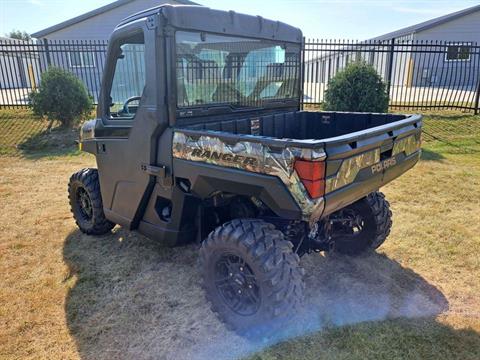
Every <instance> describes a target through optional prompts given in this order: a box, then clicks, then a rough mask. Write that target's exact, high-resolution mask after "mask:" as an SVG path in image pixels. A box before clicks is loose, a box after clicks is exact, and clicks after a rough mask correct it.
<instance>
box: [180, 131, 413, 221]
mask: <svg viewBox="0 0 480 360" xmlns="http://www.w3.org/2000/svg"><path fill="white" fill-rule="evenodd" d="M420 146H421V139H420V134H414V135H410V136H408V137H405V138H403V139H400V140H399V141H397V142H395V143H394V145H393V149H392V158H391V159H390V161H391V165H395V164H396V162H395V158H394V157H395V156H396V155H398V154H400V153H402V152H404V153H405V155H406V156H409V155H411V154H413V153H415V152H417V151H418V150H419V149H420ZM173 157H174V158H178V159H184V160H190V161H199V162H205V163H209V164H214V165H219V166H227V167H233V168H237V169H241V170H245V171H250V172H255V173H259V174H266V175H271V176H276V177H278V178H279V179H280V180H281V181H282V182H283V183H284V184H285V186H286V187H287V188H288V190H289V191H290V193H291V194H292V196H293V198H294V199H295V201H296V202H297V204H298V206H299V207H300V209H301V210H302V214H303V219H304V220H306V221H308V222H309V223H310V224H311V225H313V224H314V223H315V222H317V221H318V220H319V219H320V217H321V215H322V213H323V210H324V207H325V206H324V205H325V203H324V201H325V200H324V198H323V197H322V198H318V199H311V198H310V196H309V195H308V192H307V191H306V189H305V187H304V185H303V184H302V182H301V180H300V178H299V177H298V175H297V173H296V172H295V170H294V162H295V159H296V158H302V159H307V160H319V161H321V160H325V159H326V154H325V152H324V151H323V150H322V149H301V148H296V147H285V148H282V149H281V150H280V151H272V149H270V148H269V147H268V146H266V145H263V144H262V143H259V142H250V141H239V142H237V143H235V144H233V145H229V144H227V143H225V142H223V141H222V140H220V139H219V138H218V137H215V136H205V135H202V136H198V137H197V136H195V137H193V136H189V135H187V134H184V133H182V132H181V131H176V132H175V133H174V137H173ZM380 158H381V157H380V148H376V149H373V150H370V151H367V152H364V153H361V154H358V155H355V156H352V157H350V158H348V159H345V160H343V162H342V164H341V165H340V168H339V169H338V171H337V173H336V174H335V175H333V176H330V177H328V178H326V180H325V194H328V193H330V192H332V191H335V190H338V189H340V188H342V187H344V186H347V185H349V184H352V183H353V182H354V181H355V179H356V178H357V175H358V173H359V172H360V171H361V170H363V169H365V168H368V167H371V166H378V171H383V169H384V167H383V166H379V165H382V162H381V159H380ZM387 161H389V160H387ZM385 168H386V167H385ZM372 171H373V173H374V172H375V171H374V170H372Z"/></svg>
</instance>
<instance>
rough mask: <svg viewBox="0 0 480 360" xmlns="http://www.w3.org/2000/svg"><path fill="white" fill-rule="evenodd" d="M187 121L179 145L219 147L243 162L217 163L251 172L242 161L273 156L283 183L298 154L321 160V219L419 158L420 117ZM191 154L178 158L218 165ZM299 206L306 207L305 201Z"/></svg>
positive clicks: (313, 115) (309, 115) (318, 115)
mask: <svg viewBox="0 0 480 360" xmlns="http://www.w3.org/2000/svg"><path fill="white" fill-rule="evenodd" d="M187 121H188V125H184V124H182V121H179V122H178V125H179V126H178V127H177V128H176V129H175V132H176V133H177V135H178V134H181V136H182V137H183V139H182V141H181V142H184V141H189V142H190V145H191V147H190V149H193V148H195V147H198V148H203V147H204V146H205V144H207V146H208V145H211V144H213V143H215V145H214V146H215V149H217V148H222V149H223V150H221V151H220V153H222V154H223V153H225V152H230V153H231V154H234V155H237V157H238V156H239V157H238V159H241V162H240V163H237V164H235V163H233V162H222V161H220V162H218V164H219V165H221V166H230V167H236V168H241V169H242V168H243V169H244V170H248V171H254V172H255V171H256V170H255V169H252V168H251V167H249V166H246V165H245V163H244V162H243V161H244V159H245V157H247V158H248V157H249V156H254V157H255V156H256V157H263V161H264V162H265V163H267V162H268V161H267V160H268V159H272V158H274V159H273V162H274V163H275V165H273V166H277V164H278V163H279V161H281V162H283V163H282V164H281V167H282V170H283V173H282V176H284V178H283V181H284V183H286V184H287V185H288V184H289V181H290V180H291V179H285V178H288V176H290V175H289V174H291V171H292V170H293V162H294V161H295V158H298V156H299V154H301V155H300V156H301V157H303V156H307V157H311V158H312V159H313V158H315V157H317V158H318V159H320V158H322V160H323V161H325V168H326V172H325V195H324V209H323V210H322V214H323V216H324V215H328V214H330V213H332V212H334V211H336V210H338V209H340V208H342V207H344V206H346V205H348V204H350V203H352V202H354V201H356V200H358V199H360V198H362V197H363V196H365V195H367V194H368V193H370V192H372V191H375V190H377V189H378V188H380V187H381V186H383V185H385V184H386V183H387V182H389V181H391V180H393V179H394V178H396V177H398V176H399V175H401V174H402V173H404V172H405V171H406V170H408V169H410V168H411V167H413V166H414V165H415V163H416V162H417V161H418V159H419V156H420V141H421V126H422V117H421V116H420V115H411V116H409V115H399V114H370V113H343V112H308V111H297V112H284V113H280V114H278V113H277V114H263V115H258V116H249V117H246V118H240V119H238V118H237V119H234V120H228V119H226V120H216V119H215V118H209V119H208V120H202V119H197V120H194V119H188V120H187ZM188 139H189V140H188ZM209 141H211V142H210V143H209ZM174 142H175V140H174ZM222 144H223V145H222ZM180 146H181V144H180ZM295 149H297V150H295ZM177 153H181V151H178V152H177ZM198 154H200V153H199V152H198ZM305 154H306V155H305ZM322 154H323V155H322ZM193 155H194V156H191V154H184V153H182V155H180V157H181V158H184V159H188V160H194V161H205V162H209V163H213V164H215V163H216V161H215V159H212V158H208V159H204V157H205V156H203V155H202V156H197V157H195V154H193ZM174 156H176V155H175V154H174ZM202 157H203V158H202ZM267 158H268V159H267ZM260 161H262V160H260ZM247 165H248V164H247ZM278 166H280V165H278ZM267 170H268V171H269V169H267ZM278 172H279V171H277V173H278ZM263 173H267V174H271V172H267V171H265V170H264V171H263ZM299 198H301V196H298V197H297V199H296V200H297V202H298V199H299ZM299 205H300V206H301V207H302V206H303V207H305V203H304V204H299ZM307 205H308V204H307ZM317 205H318V204H316V205H315V206H317ZM312 207H313V206H312Z"/></svg>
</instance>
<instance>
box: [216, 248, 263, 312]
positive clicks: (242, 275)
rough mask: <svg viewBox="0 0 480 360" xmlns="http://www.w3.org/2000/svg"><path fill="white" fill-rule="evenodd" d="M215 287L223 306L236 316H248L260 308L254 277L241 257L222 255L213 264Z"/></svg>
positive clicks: (258, 293)
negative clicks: (223, 303)
mask: <svg viewBox="0 0 480 360" xmlns="http://www.w3.org/2000/svg"><path fill="white" fill-rule="evenodd" d="M214 272H215V274H214V279H215V286H216V288H217V290H218V292H219V294H220V296H221V298H222V299H223V301H224V302H225V304H226V305H227V306H228V307H229V308H230V309H231V310H232V311H233V312H235V313H236V314H238V315H242V316H249V315H253V314H255V313H256V312H257V311H258V309H259V307H260V289H259V287H258V285H257V281H256V278H255V275H254V273H253V271H252V269H251V268H250V266H248V264H247V263H246V262H245V260H243V259H242V258H241V257H239V256H237V255H233V254H225V255H222V256H221V257H220V258H219V259H218V260H217V262H216V263H215V271H214Z"/></svg>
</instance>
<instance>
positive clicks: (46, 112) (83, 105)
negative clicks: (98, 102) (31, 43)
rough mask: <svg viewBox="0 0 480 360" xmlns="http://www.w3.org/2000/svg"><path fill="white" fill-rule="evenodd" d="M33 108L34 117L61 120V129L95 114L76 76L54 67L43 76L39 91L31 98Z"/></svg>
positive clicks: (32, 94)
mask: <svg viewBox="0 0 480 360" xmlns="http://www.w3.org/2000/svg"><path fill="white" fill-rule="evenodd" d="M30 106H31V107H32V109H33V112H34V113H35V115H39V116H46V117H47V118H48V119H49V120H50V121H54V120H58V121H60V122H61V124H62V126H65V127H71V126H73V125H74V123H75V120H78V119H79V118H81V117H82V116H84V115H87V114H89V113H90V111H91V110H92V100H91V98H90V96H89V95H88V92H87V89H86V88H85V85H83V83H82V82H81V81H80V80H79V79H78V78H77V77H75V76H74V75H73V74H71V73H69V72H68V71H65V70H63V69H59V68H55V67H51V68H49V69H48V70H47V71H46V72H44V73H43V74H42V81H41V82H40V86H39V88H38V89H37V90H36V91H33V92H32V93H31V94H30Z"/></svg>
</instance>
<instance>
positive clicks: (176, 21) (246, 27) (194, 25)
mask: <svg viewBox="0 0 480 360" xmlns="http://www.w3.org/2000/svg"><path fill="white" fill-rule="evenodd" d="M151 16H161V18H162V19H163V20H164V22H165V23H166V24H167V25H170V26H172V27H174V28H178V29H182V30H193V31H205V32H212V33H217V34H226V35H235V36H243V37H252V38H260V39H269V40H276V41H286V42H294V43H301V42H302V31H301V30H300V29H298V28H296V27H293V26H290V25H287V24H285V23H282V22H280V21H273V20H268V19H264V18H263V17H261V16H252V15H244V14H239V13H236V12H234V11H222V10H213V9H210V8H208V7H204V6H196V5H169V4H166V5H160V6H156V7H154V8H151V9H147V10H144V11H141V12H138V13H136V14H133V15H131V16H129V17H127V18H125V19H124V20H123V21H122V22H121V23H120V24H119V25H118V26H117V28H119V27H121V26H123V25H126V24H128V23H130V22H132V21H135V20H138V19H142V18H147V17H151Z"/></svg>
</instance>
